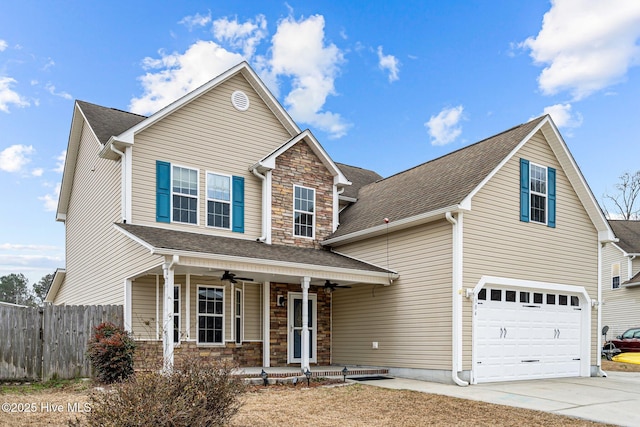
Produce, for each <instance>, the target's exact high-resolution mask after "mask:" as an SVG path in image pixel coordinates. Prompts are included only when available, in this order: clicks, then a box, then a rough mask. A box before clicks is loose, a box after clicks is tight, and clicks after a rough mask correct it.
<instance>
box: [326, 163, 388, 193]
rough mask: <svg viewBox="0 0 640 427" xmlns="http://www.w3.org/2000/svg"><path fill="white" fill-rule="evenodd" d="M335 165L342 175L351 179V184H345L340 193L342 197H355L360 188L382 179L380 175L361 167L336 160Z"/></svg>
mask: <svg viewBox="0 0 640 427" xmlns="http://www.w3.org/2000/svg"><path fill="white" fill-rule="evenodd" d="M336 165H337V166H338V167H339V168H340V170H341V171H342V173H343V174H344V176H346V177H347V179H348V180H349V181H351V185H348V186H346V187H345V190H344V192H343V193H342V196H344V197H349V198H352V199H357V198H358V191H359V190H360V188H362V187H364V186H365V185H368V184H371V183H372V182H376V181H379V180H381V179H382V176H381V175H379V174H378V173H377V172H375V171H372V170H369V169H363V168H359V167H356V166H350V165H346V164H344V163H337V162H336Z"/></svg>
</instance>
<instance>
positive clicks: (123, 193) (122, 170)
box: [109, 144, 127, 224]
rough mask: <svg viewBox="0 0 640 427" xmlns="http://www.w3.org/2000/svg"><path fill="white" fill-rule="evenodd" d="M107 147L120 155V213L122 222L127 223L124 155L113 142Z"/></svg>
mask: <svg viewBox="0 0 640 427" xmlns="http://www.w3.org/2000/svg"><path fill="white" fill-rule="evenodd" d="M109 148H110V149H111V151H113V152H114V153H116V154H117V155H118V156H120V181H121V184H120V186H121V192H120V193H121V194H120V199H121V200H120V203H121V206H122V209H121V212H120V215H121V216H122V222H124V223H125V224H126V223H127V194H126V193H127V181H126V176H127V175H126V174H127V170H126V168H127V165H126V164H125V162H126V156H125V154H124V153H123V152H122V151H120V150H118V149H117V148H116V147H114V146H113V144H111V145H109Z"/></svg>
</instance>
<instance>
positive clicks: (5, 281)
mask: <svg viewBox="0 0 640 427" xmlns="http://www.w3.org/2000/svg"><path fill="white" fill-rule="evenodd" d="M28 285H29V279H27V278H26V277H25V276H24V274H22V273H20V274H8V275H6V276H2V277H0V301H4V302H10V303H12V304H27V303H29V302H30V298H29V297H30V295H29V289H28Z"/></svg>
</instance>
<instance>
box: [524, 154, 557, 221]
mask: <svg viewBox="0 0 640 427" xmlns="http://www.w3.org/2000/svg"><path fill="white" fill-rule="evenodd" d="M520 221H523V222H536V223H539V224H545V225H547V226H548V227H551V228H555V226H556V170H555V169H554V168H550V167H545V166H540V165H536V164H534V163H530V162H529V161H528V160H526V159H520Z"/></svg>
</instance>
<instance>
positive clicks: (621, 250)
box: [608, 239, 635, 257]
mask: <svg viewBox="0 0 640 427" xmlns="http://www.w3.org/2000/svg"><path fill="white" fill-rule="evenodd" d="M617 242H618V240H617V239H616V241H615V242H608V243H611V246H613V247H614V248H616V249H617V250H619V251H620V252H622V256H624V257H628V256H633V255H635V254H628V253H627V252H626V251H625V250H624V249H622V248H621V247H620V246H618V245H617V244H616V243H617Z"/></svg>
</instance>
